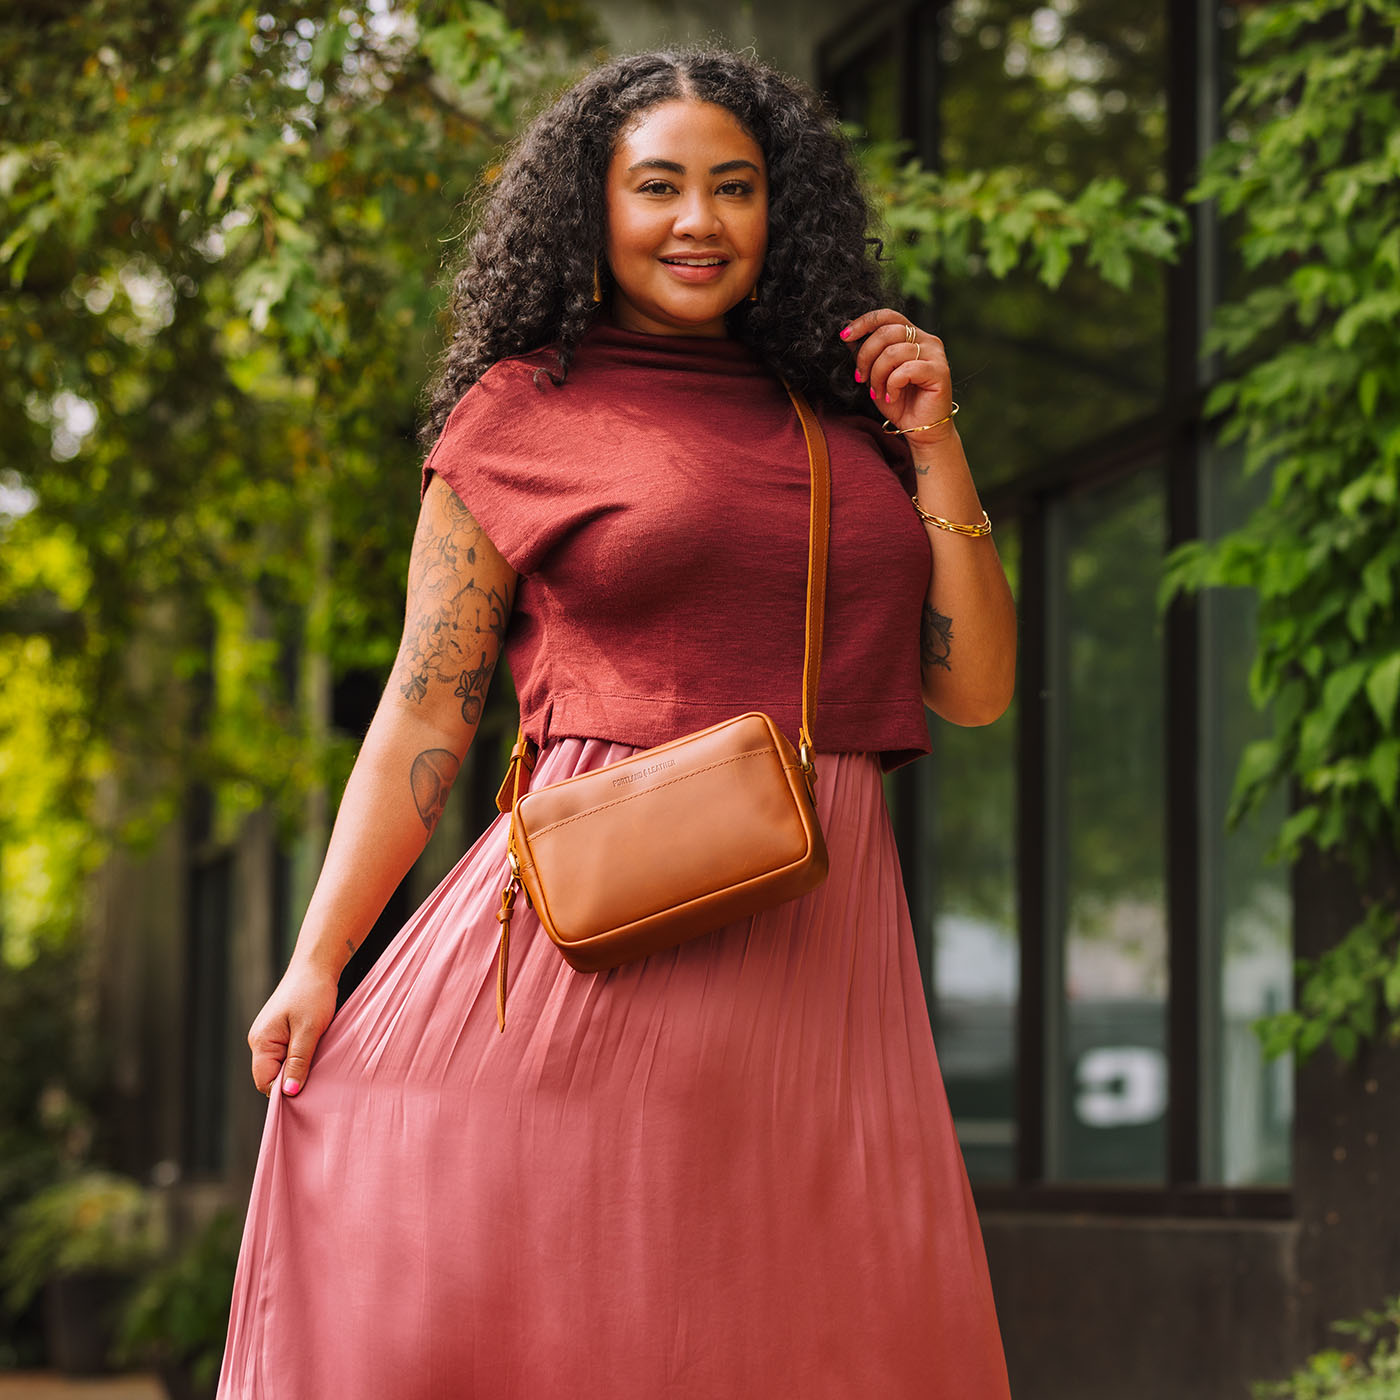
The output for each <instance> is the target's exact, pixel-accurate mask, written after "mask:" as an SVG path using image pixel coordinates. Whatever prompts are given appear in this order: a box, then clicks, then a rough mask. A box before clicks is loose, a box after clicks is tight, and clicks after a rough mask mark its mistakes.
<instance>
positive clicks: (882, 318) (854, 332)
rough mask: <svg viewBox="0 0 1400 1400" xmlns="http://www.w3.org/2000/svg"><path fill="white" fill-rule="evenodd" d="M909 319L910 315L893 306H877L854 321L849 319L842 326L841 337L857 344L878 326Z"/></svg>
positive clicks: (902, 322)
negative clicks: (907, 315)
mask: <svg viewBox="0 0 1400 1400" xmlns="http://www.w3.org/2000/svg"><path fill="white" fill-rule="evenodd" d="M907 319H908V317H906V316H905V314H904V313H903V312H902V311H896V310H895V309H894V308H893V307H892V306H880V307H876V308H875V310H873V311H866V312H863V313H862V314H861V315H859V316H857V317H856V318H855V319H854V320H853V321H848V322H847V323H846V325H844V326H843V327H842V328H841V339H842V340H844V341H846V342H847V343H848V344H850V345H855V344H857V343H858V342H859V341H860V340H861V339H862V338H863V337H865V336H867V335H869V334H870V332H871V331H873V330H874V329H875V328H876V327H877V326H885V325H894V324H896V323H898V324H900V325H903V324H904V322H905V321H906V320H907Z"/></svg>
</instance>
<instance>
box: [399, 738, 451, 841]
mask: <svg viewBox="0 0 1400 1400" xmlns="http://www.w3.org/2000/svg"><path fill="white" fill-rule="evenodd" d="M461 766H462V765H461V761H460V760H459V759H458V757H457V755H456V754H454V753H453V752H452V751H451V750H450V749H424V750H423V752H422V753H420V754H419V755H418V757H417V758H415V759H414V760H413V767H412V768H411V769H410V770H409V774H408V781H409V786H410V787H412V789H413V803H414V806H416V807H417V808H418V815H419V816H420V817H421V818H422V819H423V825H424V826H426V827H427V828H428V834H429V835H431V834H432V832H433V829H434V828H435V827H436V826H437V824H438V818H439V817H440V816H442V809H443V808H444V807H446V806H447V794H448V793H449V792H451V791H452V783H453V781H454V780H455V779H456V777H457V770H458V769H459V768H460V767H461Z"/></svg>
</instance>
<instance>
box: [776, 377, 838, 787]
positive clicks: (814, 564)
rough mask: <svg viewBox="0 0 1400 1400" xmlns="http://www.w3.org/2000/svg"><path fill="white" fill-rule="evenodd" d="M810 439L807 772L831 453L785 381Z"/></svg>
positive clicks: (802, 733) (821, 624)
mask: <svg viewBox="0 0 1400 1400" xmlns="http://www.w3.org/2000/svg"><path fill="white" fill-rule="evenodd" d="M783 388H785V389H786V390H787V391H788V397H789V398H791V399H792V406H793V407H794V408H795V409H796V410H797V416H798V418H799V419H800V420H801V422H802V432H803V435H804V436H805V437H806V439H807V461H808V465H809V466H810V467H811V471H812V508H811V514H810V517H809V524H808V529H807V640H806V646H805V648H804V650H803V653H802V728H801V729H800V730H799V731H798V736H797V748H798V755H799V757H800V758H801V759H802V766H803V769H804V771H807V772H809V773H810V771H811V761H812V719H813V716H814V714H815V712H816V708H817V683H818V681H820V679H821V673H822V632H823V630H824V628H825V624H826V556H827V547H828V545H829V544H830V540H831V455H830V453H829V452H828V451H827V446H826V434H825V433H823V432H822V426H821V424H820V423H818V422H817V415H816V414H815V413H813V412H812V407H811V405H810V404H809V403H808V402H807V400H806V399H805V398H803V396H802V395H801V394H800V393H799V392H798V391H797V390H796V389H794V388H793V387H792V385H791V384H788V383H784V384H783Z"/></svg>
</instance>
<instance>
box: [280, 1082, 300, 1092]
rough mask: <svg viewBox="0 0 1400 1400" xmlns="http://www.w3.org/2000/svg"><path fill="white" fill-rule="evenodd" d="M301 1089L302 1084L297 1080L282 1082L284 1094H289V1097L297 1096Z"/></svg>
mask: <svg viewBox="0 0 1400 1400" xmlns="http://www.w3.org/2000/svg"><path fill="white" fill-rule="evenodd" d="M300 1088H301V1084H300V1082H299V1081H298V1080H295V1079H284V1080H283V1081H282V1092H283V1093H284V1094H289V1095H290V1094H295V1093H297V1092H298V1091H299V1090H300Z"/></svg>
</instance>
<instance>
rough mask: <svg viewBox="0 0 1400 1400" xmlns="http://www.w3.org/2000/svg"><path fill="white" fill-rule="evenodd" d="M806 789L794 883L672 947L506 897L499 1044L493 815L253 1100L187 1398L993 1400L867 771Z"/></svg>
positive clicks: (579, 758)
mask: <svg viewBox="0 0 1400 1400" xmlns="http://www.w3.org/2000/svg"><path fill="white" fill-rule="evenodd" d="M629 752H631V750H629V749H626V748H624V747H622V746H619V745H614V744H608V743H605V742H603V741H600V740H586V741H584V740H563V741H560V742H558V743H556V744H555V745H552V746H551V747H550V749H549V750H548V751H547V752H546V753H545V755H544V756H543V757H542V759H541V762H540V766H539V769H538V771H537V775H536V781H537V782H550V781H553V780H556V779H559V778H563V777H566V776H568V775H569V774H570V773H574V772H580V771H582V770H584V769H588V768H595V767H598V766H599V765H601V764H604V763H610V762H613V761H615V760H616V759H619V758H622V757H624V756H625V755H626V754H627V753H629ZM818 798H819V807H820V810H821V816H822V823H823V826H824V828H825V831H826V833H827V841H828V845H829V848H830V853H831V874H830V876H829V877H828V879H827V880H826V882H825V883H824V884H823V885H822V886H820V887H819V888H818V889H816V890H815V891H813V892H812V893H811V894H809V895H806V896H805V897H803V898H802V899H800V900H797V901H794V902H793V903H790V904H787V905H784V906H782V907H780V908H777V909H772V910H769V911H767V912H765V913H763V914H760V915H758V916H757V917H756V918H754V919H752V920H749V921H746V922H743V923H739V924H734V925H731V926H728V927H726V928H724V929H721V930H719V931H718V932H716V933H714V934H712V935H706V936H705V937H703V938H700V939H697V940H695V941H694V942H691V943H688V944H685V945H683V946H682V947H680V948H678V949H675V950H673V951H672V952H669V953H663V954H659V955H657V956H655V957H652V958H649V959H647V960H646V961H645V962H641V963H635V964H632V965H630V966H628V967H624V968H619V969H616V970H614V971H612V972H610V973H605V974H600V975H590V974H580V973H577V972H574V971H573V970H572V969H571V968H569V967H568V966H567V965H566V964H565V963H564V961H563V959H562V958H561V957H560V955H559V953H558V951H557V950H556V949H555V948H554V946H553V945H552V944H551V943H550V942H549V940H548V938H547V937H546V936H545V934H544V932H543V930H542V929H541V928H540V926H539V924H538V923H537V922H536V920H535V918H534V916H533V914H531V913H529V912H528V911H526V912H525V913H523V914H522V915H520V916H518V917H517V919H516V922H515V926H514V928H513V930H512V934H511V969H510V979H511V980H510V997H509V1002H508V1012H507V1018H506V1029H505V1032H504V1034H502V1033H500V1032H499V1031H498V1030H497V1027H496V1010H495V982H496V978H495V954H496V935H497V923H496V909H497V907H498V904H499V897H500V885H501V877H502V871H503V869H504V867H505V839H506V825H505V821H504V819H502V820H500V821H497V822H496V823H494V824H493V826H492V827H491V828H490V830H488V831H487V832H486V834H485V835H484V836H483V837H482V838H481V840H480V841H478V842H477V844H476V845H475V846H474V847H473V848H472V850H471V851H469V852H468V853H467V855H466V856H465V857H464V858H463V859H462V861H461V862H460V864H459V865H458V866H457V867H456V869H455V870H454V871H453V872H452V873H451V874H450V875H449V876H448V877H447V878H446V879H445V880H444V881H443V883H442V884H441V886H439V888H438V889H437V891H436V892H435V893H434V894H433V896H432V897H431V898H430V899H429V900H428V901H427V903H425V904H424V905H423V907H422V908H421V909H420V910H419V911H418V912H417V913H416V914H415V915H414V917H413V918H412V919H411V920H410V922H409V923H408V924H407V925H406V926H405V928H404V929H403V930H402V931H401V932H400V933H399V934H398V936H397V937H396V938H395V940H394V941H393V943H392V944H390V946H389V948H388V949H387V950H386V951H385V953H384V954H383V955H382V956H381V958H380V959H379V961H378V963H377V964H376V965H375V967H374V968H373V969H372V970H371V972H370V973H369V975H368V977H366V979H365V980H364V982H363V983H361V985H360V986H359V987H358V988H357V989H356V990H355V992H354V993H353V994H352V995H351V996H350V997H349V998H348V999H347V1000H346V1002H345V1004H344V1006H343V1007H342V1008H341V1010H340V1012H339V1013H338V1015H337V1016H336V1019H335V1020H334V1021H333V1022H332V1023H331V1026H330V1028H329V1029H328V1030H327V1032H326V1034H325V1036H324V1037H323V1038H322V1040H321V1044H320V1047H319V1049H318V1051H317V1054H316V1057H315V1059H314V1061H313V1063H312V1068H311V1073H310V1075H309V1076H308V1079H307V1083H306V1086H305V1088H304V1089H303V1090H302V1092H301V1093H300V1094H299V1095H298V1096H297V1097H296V1098H294V1099H287V1098H284V1097H283V1096H282V1095H280V1094H274V1095H273V1096H272V1098H271V1099H270V1100H269V1103H268V1110H267V1122H266V1127H265V1130H264V1134H263V1140H262V1149H261V1156H260V1158H259V1162H258V1170H257V1177H256V1181H255V1183H254V1186H253V1195H252V1201H251V1204H250V1206H249V1210H248V1219H247V1225H246V1228H245V1231H244V1236H243V1247H242V1252H241V1255H240V1258H239V1261H238V1275H237V1282H236V1285H235V1289H234V1300H233V1313H232V1318H231V1321H230V1327H229V1339H228V1346H227V1350H226V1352H225V1356H224V1364H223V1372H222V1375H221V1377H220V1381H219V1391H218V1393H219V1396H220V1400H321V1398H322V1397H324V1400H594V1397H597V1400H604V1397H606V1398H607V1400H856V1398H857V1397H860V1398H861V1400H864V1397H868V1396H878V1397H880V1400H906V1397H907V1398H908V1400H913V1398H914V1397H919V1400H1005V1398H1006V1397H1007V1396H1008V1394H1009V1392H1008V1388H1007V1379H1006V1369H1005V1364H1004V1362H1003V1359H1002V1348H1001V1339H1000V1335H999V1333H998V1330H997V1321H996V1314H995V1309H994V1306H993V1302H992V1293H991V1287H990V1285H989V1282H988V1277H987V1266H986V1260H985V1257H984V1255H983V1250H982V1239H981V1234H980V1231H979V1229H978V1224H977V1218H976V1215H975V1213H974V1210H973V1204H972V1198H971V1195H970V1193H969V1190H968V1184H967V1177H966V1173H965V1172H964V1169H963V1162H962V1157H961V1154H960V1153H959V1150H958V1145H957V1141H956V1139H955V1137H954V1135H953V1125H952V1121H951V1118H950V1116H949V1112H948V1105H947V1100H946V1098H945V1096H944V1092H943V1085H942V1080H941V1078H940V1076H939V1071H938V1063H937V1060H936V1059H935V1056H934V1047H933V1040H932V1036H931V1034H930V1031H929V1022H928V1016H927V1013H926V1011H925V1008H924V998H923V991H922V986H921V981H920V976H919V969H918V964H917V961H916V958H915V952H914V944H913V938H912V933H911V927H910V922H909V915H908V910H907V908H906V905H905V901H904V894H903V888H902V885H901V883H900V875H899V866H898V862H897V859H896V856H895V850H894V843H893V840H892V836H891V831H890V827H889V822H888V819H887V816H886V812H885V805H884V799H883V795H882V791H881V784H880V772H879V768H878V765H877V763H876V762H875V760H874V759H873V758H871V757H869V756H867V755H853V754H846V755H839V756H837V755H832V756H827V757H826V758H825V759H824V760H823V761H821V762H820V764H819V791H818ZM617 874H618V878H619V879H625V878H626V863H625V860H623V861H619V863H618V872H617Z"/></svg>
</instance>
